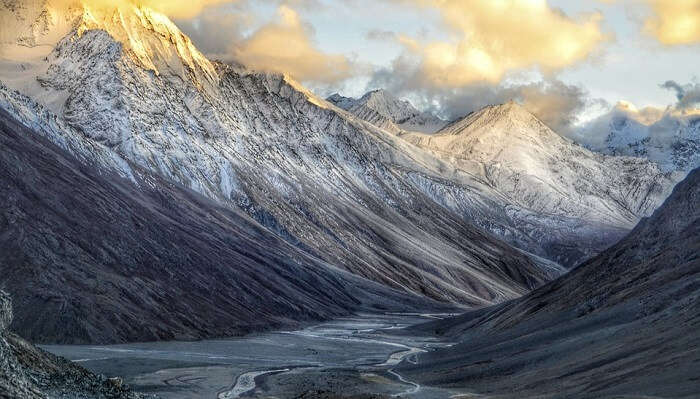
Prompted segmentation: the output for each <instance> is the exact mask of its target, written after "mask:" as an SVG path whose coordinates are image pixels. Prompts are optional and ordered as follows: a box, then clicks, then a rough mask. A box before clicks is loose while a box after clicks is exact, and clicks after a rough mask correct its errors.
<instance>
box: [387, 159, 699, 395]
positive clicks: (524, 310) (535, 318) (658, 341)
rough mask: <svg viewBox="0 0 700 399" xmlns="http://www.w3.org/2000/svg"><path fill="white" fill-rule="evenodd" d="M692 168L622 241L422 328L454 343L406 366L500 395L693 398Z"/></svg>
mask: <svg viewBox="0 0 700 399" xmlns="http://www.w3.org/2000/svg"><path fill="white" fill-rule="evenodd" d="M698 204H700V169H696V170H695V171H693V172H691V173H690V175H689V176H688V177H687V178H686V179H685V180H684V181H683V182H682V183H680V184H679V185H678V186H677V187H676V188H675V189H674V191H673V194H672V195H671V196H670V198H668V200H666V202H665V203H664V204H663V206H661V207H660V208H659V209H658V210H656V211H655V212H654V214H653V215H652V216H651V217H650V218H645V219H643V220H642V221H641V222H640V223H639V225H638V226H637V227H635V229H634V230H633V231H632V232H631V233H630V234H629V235H628V236H627V237H626V238H624V239H623V240H622V241H620V242H619V243H618V244H616V245H615V246H613V247H611V248H610V249H608V250H606V251H605V252H603V253H602V254H600V255H599V256H597V257H596V258H594V259H592V260H590V261H588V262H586V263H585V264H583V265H581V266H580V267H578V268H576V269H575V270H573V271H572V272H571V273H569V274H567V275H564V276H562V277H561V278H559V279H557V280H555V281H553V282H551V283H549V284H547V285H545V286H543V287H541V288H539V289H537V290H535V291H533V292H532V293H530V294H528V295H526V296H524V297H523V298H520V299H516V300H514V301H512V302H508V303H504V304H501V305H497V306H494V307H491V308H487V309H483V310H480V311H476V312H471V313H467V314H465V315H463V316H460V317H457V318H454V319H449V320H444V321H438V322H434V323H429V324H426V325H423V326H421V327H420V329H421V330H423V331H432V332H437V333H439V334H442V335H448V336H451V337H452V338H453V339H459V340H460V341H461V342H462V343H461V344H459V345H457V346H454V347H452V348H449V349H445V350H440V351H436V352H432V353H428V354H425V355H421V357H420V359H418V362H417V364H409V363H404V365H403V366H402V367H401V369H402V370H400V371H401V374H402V375H404V376H407V377H408V378H411V379H412V380H414V381H420V382H421V383H427V384H437V385H449V386H460V387H467V388H469V389H471V390H474V391H475V392H478V393H482V394H485V395H487V396H491V395H494V396H498V397H504V398H507V397H513V398H521V397H542V398H549V397H552V398H554V397H557V398H559V397H567V398H579V397H580V398H589V397H611V398H612V397H662V396H663V397H688V398H690V397H697V395H698V394H699V393H700V389H699V388H698V387H699V386H698V378H700V375H699V374H698V364H699V363H700V330H699V329H698V328H697V327H698V325H699V324H700V306H697V305H698V303H699V301H700V257H699V256H698V255H699V254H700V206H698Z"/></svg>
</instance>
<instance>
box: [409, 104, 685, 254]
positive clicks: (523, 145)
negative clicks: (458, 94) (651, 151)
mask: <svg viewBox="0 0 700 399" xmlns="http://www.w3.org/2000/svg"><path fill="white" fill-rule="evenodd" d="M402 138H404V139H406V140H407V141H409V142H411V143H413V144H415V145H417V146H418V147H420V148H423V149H427V150H430V151H433V152H434V153H435V154H437V155H438V156H441V157H443V158H444V159H445V160H447V161H449V162H451V163H452V164H453V165H455V166H456V167H458V168H460V169H462V170H464V171H465V172H467V173H470V174H472V175H475V176H477V177H478V178H479V179H482V180H484V181H485V182H487V185H489V186H490V187H492V188H493V189H494V190H497V191H498V192H499V193H501V194H502V195H504V196H505V197H506V198H507V201H508V202H509V203H510V204H514V205H517V206H519V207H521V208H523V209H529V210H531V211H533V212H535V213H537V214H540V215H555V216H560V217H567V218H570V219H573V220H572V221H571V224H570V228H573V229H576V230H577V234H576V237H570V240H572V241H568V245H571V246H573V247H574V248H575V247H576V246H579V247H580V249H579V251H580V252H576V251H574V252H567V251H566V249H565V247H566V244H564V245H563V246H564V248H554V247H552V246H550V245H545V247H547V246H549V248H545V249H543V250H542V251H539V252H538V251H534V252H535V253H538V254H540V255H543V256H547V257H550V258H551V257H552V256H553V257H554V259H555V260H557V261H559V262H560V263H562V264H565V265H568V266H571V265H574V264H576V263H577V262H579V261H580V260H582V259H585V258H586V257H589V256H592V255H594V254H595V253H596V252H598V251H600V250H603V249H605V248H606V247H607V246H608V245H610V244H612V242H614V239H613V237H615V238H617V239H619V238H621V237H622V236H623V235H624V233H623V232H626V231H628V230H629V229H631V228H632V227H634V225H635V224H636V223H637V221H638V220H639V219H640V218H641V217H643V216H645V215H648V214H650V213H651V212H652V211H653V210H654V209H655V208H656V206H658V204H659V203H661V202H662V201H663V199H665V198H666V197H667V195H668V193H669V192H670V190H671V188H672V187H673V185H674V183H675V182H676V181H677V180H679V179H680V178H681V177H680V176H681V174H680V173H676V174H672V173H667V172H664V171H662V170H660V169H659V167H658V166H657V165H656V164H654V163H652V162H649V161H646V160H642V159H638V158H632V157H613V156H603V155H600V154H597V153H593V152H591V151H589V150H588V149H586V148H583V147H581V146H579V145H577V144H575V143H574V142H573V141H571V140H569V139H567V138H564V137H562V136H560V135H559V134H557V133H555V132H554V131H552V130H551V129H550V128H549V127H547V126H546V125H545V124H544V123H542V122H541V121H540V120H539V119H537V118H536V117H535V116H534V115H532V114H531V113H530V112H528V111H527V110H526V109H525V108H523V107H522V106H520V105H518V104H516V103H514V102H509V103H507V104H502V105H497V106H490V107H486V108H484V109H482V110H480V111H478V112H474V113H472V114H470V115H468V116H467V117H465V118H462V119H460V120H457V121H455V122H453V123H451V124H450V125H448V126H446V127H445V128H444V129H442V130H440V131H439V132H437V133H435V134H431V135H426V134H420V133H408V134H406V135H403V136H402ZM574 220H575V221H574ZM533 223H537V222H533ZM540 223H542V222H540ZM551 233H552V232H550V234H551ZM601 234H602V235H603V236H606V235H608V236H609V237H610V238H611V239H612V241H608V240H602V241H603V242H600V241H598V242H596V240H597V239H596V237H601ZM577 239H578V240H581V241H582V242H584V243H588V242H590V243H592V244H593V245H591V246H590V247H588V248H586V247H585V246H581V245H580V244H579V245H577V244H576V243H574V242H573V241H574V240H577ZM606 241H607V244H606ZM514 243H515V244H516V245H517V241H516V242H514Z"/></svg>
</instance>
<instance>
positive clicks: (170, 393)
mask: <svg viewBox="0 0 700 399" xmlns="http://www.w3.org/2000/svg"><path fill="white" fill-rule="evenodd" d="M446 316H448V315H436V314H425V315H424V314H384V315H376V314H372V315H370V314H365V315H357V316H353V317H346V318H340V319H336V320H333V321H330V322H326V323H321V324H318V325H314V326H311V327H307V328H304V329H302V330H297V331H276V332H268V333H262V334H252V335H248V336H245V337H240V338H231V339H220V340H206V341H196V342H181V341H168V342H152V343H134V344H124V345H106V346H98V345H47V346H43V347H42V348H43V349H45V350H47V351H49V352H52V353H54V354H57V355H60V356H63V357H66V358H68V359H70V360H73V361H75V362H79V363H80V364H81V365H82V366H84V367H86V368H88V369H90V370H91V371H93V372H95V373H99V374H104V375H106V376H108V377H111V376H121V377H123V378H124V382H125V383H126V384H128V385H130V386H131V387H132V388H133V389H134V390H136V391H139V392H144V393H151V394H156V395H158V396H159V397H161V398H164V399H170V398H173V399H179V398H193V397H196V398H212V399H234V398H245V397H258V396H274V397H278V398H285V397H295V396H299V395H302V394H304V393H305V392H330V393H338V394H342V395H350V394H352V395H354V394H366V393H372V394H378V395H381V396H383V397H406V398H408V397H415V398H450V397H457V396H459V395H460V394H462V393H461V392H459V391H452V390H443V389H438V388H430V387H424V386H421V385H420V384H418V383H417V382H415V381H410V380H408V379H407V378H405V377H404V376H402V375H400V374H399V373H398V372H396V370H395V369H394V367H395V366H396V365H398V364H399V363H401V362H402V361H407V362H412V363H416V362H419V361H420V353H422V352H427V351H431V350H434V349H436V348H440V347H445V346H449V345H451V343H449V342H443V341H441V340H439V339H437V338H435V337H432V336H412V335H405V334H400V335H399V334H394V332H395V330H400V329H403V328H405V327H407V326H410V325H413V324H417V323H421V322H425V321H429V320H432V319H435V318H441V317H446Z"/></svg>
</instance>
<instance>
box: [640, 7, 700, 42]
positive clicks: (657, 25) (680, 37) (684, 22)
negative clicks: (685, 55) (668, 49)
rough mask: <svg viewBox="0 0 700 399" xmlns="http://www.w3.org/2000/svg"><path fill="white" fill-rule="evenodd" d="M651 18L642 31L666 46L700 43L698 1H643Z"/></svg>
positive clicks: (699, 8)
mask: <svg viewBox="0 0 700 399" xmlns="http://www.w3.org/2000/svg"><path fill="white" fill-rule="evenodd" d="M644 1H645V2H646V3H648V5H649V6H650V7H651V9H652V11H653V14H654V15H653V16H651V17H649V18H648V19H647V20H646V22H645V23H644V30H645V31H646V32H647V33H649V34H651V35H653V36H654V37H655V38H656V39H657V40H658V41H660V42H661V43H663V44H667V45H679V44H694V43H698V42H700V0H644Z"/></svg>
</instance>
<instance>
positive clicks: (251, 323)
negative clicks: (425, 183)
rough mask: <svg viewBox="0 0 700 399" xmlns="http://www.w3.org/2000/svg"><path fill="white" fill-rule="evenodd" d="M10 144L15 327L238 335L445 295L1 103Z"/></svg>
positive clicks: (0, 142) (70, 332)
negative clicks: (327, 248)
mask: <svg viewBox="0 0 700 399" xmlns="http://www.w3.org/2000/svg"><path fill="white" fill-rule="evenodd" d="M0 146H1V147H2V148H3V151H2V152H1V153H0V169H2V170H3V177H2V179H1V180H0V202H2V203H3V207H2V208H1V209H0V268H1V269H2V277H1V278H0V281H1V282H2V286H3V287H4V289H5V290H7V291H8V292H10V293H11V294H12V296H13V298H14V300H15V306H16V308H17V309H18V310H19V312H18V314H17V316H16V317H15V319H14V322H13V324H12V328H13V330H14V331H16V332H19V333H21V334H22V336H24V337H26V338H27V339H31V340H32V341H33V342H42V343H47V342H51V343H114V342H126V341H154V340H165V339H195V338H203V337H221V336H233V335H238V334H242V333H247V332H251V331H256V330H263V329H268V328H274V327H278V328H279V327H282V326H293V325H296V324H298V323H300V322H311V321H318V320H324V319H327V318H331V317H334V316H338V315H343V314H348V313H351V312H355V311H373V310H374V311H377V310H382V311H383V310H388V309H393V310H395V311H405V310H406V309H412V308H426V307H427V308H430V307H433V306H435V304H431V303H430V302H429V301H427V300H424V299H420V298H418V297H416V296H411V295H408V294H402V293H400V292H397V291H393V290H391V289H388V288H386V287H385V286H381V285H379V284H377V283H373V282H370V281H367V280H364V279H361V278H359V277H356V276H354V275H351V274H349V273H347V272H342V271H340V270H338V269H337V268H335V267H333V266H331V265H329V264H326V263H324V262H322V261H320V260H319V259H318V258H316V257H313V256H310V255H309V254H307V253H305V252H304V251H302V250H300V249H299V248H297V247H294V246H292V245H290V244H288V243H287V242H286V241H284V240H282V239H281V238H280V237H279V236H277V235H276V234H273V233H271V232H270V231H268V230H267V229H265V228H263V227H262V226H260V225H259V224H258V223H257V222H255V221H254V220H252V219H250V218H249V217H248V216H247V215H245V214H243V213H242V212H240V211H237V210H234V209H231V208H227V207H223V206H221V205H219V204H217V203H215V202H214V201H212V200H209V199H207V198H205V197H202V196H201V195H199V194H197V193H195V192H193V191H191V190H189V189H187V188H184V187H182V186H180V185H178V184H176V183H172V182H169V181H167V180H165V179H163V178H161V177H159V176H157V175H154V174H151V173H149V172H147V171H145V170H143V169H140V168H138V167H132V169H131V171H132V173H133V175H132V178H133V179H134V181H129V180H127V179H124V178H122V177H119V176H118V175H116V174H115V173H114V172H110V171H109V170H104V169H103V170H99V169H95V168H93V167H91V166H90V165H89V164H84V163H82V162H80V161H79V160H77V159H75V158H74V157H73V156H72V155H70V154H68V153H67V152H65V151H64V150H62V149H60V148H58V147H56V146H54V145H53V144H51V143H49V142H48V141H46V140H45V139H44V138H42V137H41V136H40V135H38V134H37V133H35V132H32V131H29V130H28V129H26V128H24V127H23V126H22V125H20V124H18V123H17V122H16V121H14V120H13V119H11V118H9V117H8V115H7V114H6V113H5V112H4V111H0ZM134 182H135V183H136V184H135V183H134Z"/></svg>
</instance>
